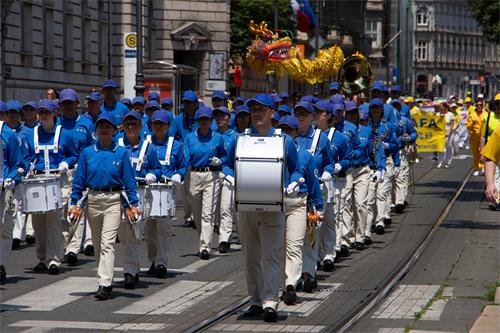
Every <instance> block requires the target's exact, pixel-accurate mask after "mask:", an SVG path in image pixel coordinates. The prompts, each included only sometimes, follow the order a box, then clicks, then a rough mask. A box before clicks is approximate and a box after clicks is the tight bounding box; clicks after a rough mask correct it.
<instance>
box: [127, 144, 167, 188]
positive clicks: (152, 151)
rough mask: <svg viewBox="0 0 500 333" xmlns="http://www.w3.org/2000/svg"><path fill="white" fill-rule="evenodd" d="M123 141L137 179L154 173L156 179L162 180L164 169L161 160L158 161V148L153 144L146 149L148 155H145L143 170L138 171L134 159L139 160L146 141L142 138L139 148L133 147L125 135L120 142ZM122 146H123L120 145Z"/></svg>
mask: <svg viewBox="0 0 500 333" xmlns="http://www.w3.org/2000/svg"><path fill="white" fill-rule="evenodd" d="M122 141H123V147H125V148H126V149H127V151H128V153H129V155H130V161H131V163H132V168H133V169H134V171H135V176H136V177H142V178H143V177H145V176H146V174H148V173H152V174H153V175H155V177H156V179H158V180H159V179H160V177H161V174H162V168H161V164H160V160H159V159H158V152H157V151H156V147H155V146H154V145H152V144H149V145H148V148H147V149H146V153H145V154H144V161H143V162H142V165H141V168H140V170H139V171H137V170H136V166H137V163H136V162H134V161H133V159H136V158H139V154H140V152H141V149H142V145H143V144H144V142H145V139H144V138H143V137H141V140H140V141H139V144H138V145H137V146H132V145H131V144H130V143H129V142H128V140H127V136H126V135H125V136H124V137H123V138H121V139H120V142H122ZM120 145H121V144H120Z"/></svg>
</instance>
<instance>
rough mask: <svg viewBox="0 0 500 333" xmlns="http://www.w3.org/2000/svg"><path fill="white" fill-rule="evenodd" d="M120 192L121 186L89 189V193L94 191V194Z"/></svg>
mask: <svg viewBox="0 0 500 333" xmlns="http://www.w3.org/2000/svg"><path fill="white" fill-rule="evenodd" d="M121 190H123V187H121V186H112V187H106V188H89V191H95V192H119V191H121Z"/></svg>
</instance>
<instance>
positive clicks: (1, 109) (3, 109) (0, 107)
mask: <svg viewBox="0 0 500 333" xmlns="http://www.w3.org/2000/svg"><path fill="white" fill-rule="evenodd" d="M0 112H7V105H6V104H5V102H4V101H0Z"/></svg>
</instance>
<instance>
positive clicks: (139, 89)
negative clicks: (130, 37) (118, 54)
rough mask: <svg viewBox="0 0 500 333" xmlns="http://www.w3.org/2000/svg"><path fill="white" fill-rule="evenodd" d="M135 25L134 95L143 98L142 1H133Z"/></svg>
mask: <svg viewBox="0 0 500 333" xmlns="http://www.w3.org/2000/svg"><path fill="white" fill-rule="evenodd" d="M135 1H136V2H135V5H136V10H135V14H136V15H135V16H136V17H135V19H136V20H135V23H136V24H135V25H136V27H137V67H136V68H137V73H136V74H135V86H134V89H135V95H136V96H141V97H144V89H145V87H144V74H143V73H142V39H143V38H142V0H135Z"/></svg>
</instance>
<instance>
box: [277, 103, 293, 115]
mask: <svg viewBox="0 0 500 333" xmlns="http://www.w3.org/2000/svg"><path fill="white" fill-rule="evenodd" d="M280 111H282V112H285V113H286V114H289V115H291V114H292V113H293V110H292V108H291V107H289V106H288V105H280V106H279V107H278V112H280Z"/></svg>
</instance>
